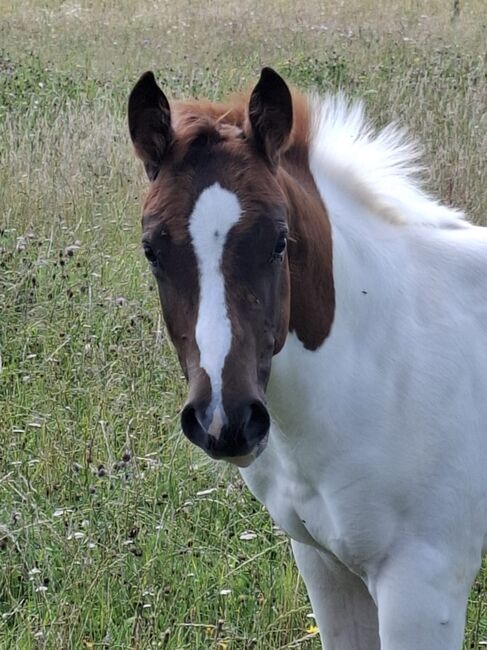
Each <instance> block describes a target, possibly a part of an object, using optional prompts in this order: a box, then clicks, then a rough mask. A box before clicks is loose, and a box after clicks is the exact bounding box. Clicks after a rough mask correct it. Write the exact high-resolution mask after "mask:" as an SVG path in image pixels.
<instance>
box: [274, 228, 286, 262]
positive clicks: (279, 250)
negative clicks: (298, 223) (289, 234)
mask: <svg viewBox="0 0 487 650" xmlns="http://www.w3.org/2000/svg"><path fill="white" fill-rule="evenodd" d="M286 244H287V238H286V234H285V233H281V234H280V235H279V239H278V240H277V241H276V245H275V246H274V252H273V253H272V255H271V262H282V260H283V257H284V251H285V250H286Z"/></svg>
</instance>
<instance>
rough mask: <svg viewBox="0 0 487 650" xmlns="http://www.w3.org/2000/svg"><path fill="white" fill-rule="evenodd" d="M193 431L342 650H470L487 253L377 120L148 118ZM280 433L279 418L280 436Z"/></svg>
mask: <svg viewBox="0 0 487 650" xmlns="http://www.w3.org/2000/svg"><path fill="white" fill-rule="evenodd" d="M128 108H129V127H130V134H131V137H132V140H133V143H134V146H135V151H136V153H137V155H138V156H139V158H141V160H142V161H143V163H144V165H145V169H146V172H147V175H148V177H149V180H150V186H149V192H148V196H147V199H146V202H145V206H144V215H143V231H144V234H143V239H142V241H143V247H144V251H145V254H146V256H147V259H148V260H149V263H150V265H151V268H152V271H153V273H154V275H155V277H156V278H157V283H158V288H159V294H160V299H161V304H162V310H163V313H164V318H165V321H166V325H167V329H168V332H169V335H170V337H171V339H172V341H173V343H174V346H175V348H176V351H177V354H178V356H179V360H180V363H181V366H182V369H183V371H184V374H185V376H186V379H187V380H188V383H189V397H188V401H187V403H186V406H185V407H184V409H183V411H182V416H181V422H182V428H183V431H184V433H185V434H186V436H187V437H188V438H189V439H190V440H191V441H192V442H194V443H196V444H197V445H199V446H200V447H201V448H203V449H204V450H205V451H206V452H207V453H208V454H209V455H210V456H212V457H213V458H216V459H224V460H227V461H229V462H232V463H235V464H236V465H238V466H239V467H240V468H241V473H242V476H243V478H244V480H245V481H246V483H247V485H248V486H249V488H250V489H251V491H252V492H253V493H254V495H255V496H256V497H257V499H259V500H260V501H261V502H262V503H263V504H265V506H266V507H267V509H268V510H269V512H270V514H271V516H272V517H273V519H274V520H275V521H276V522H277V523H278V524H279V526H280V527H281V528H283V529H284V530H285V531H286V532H287V533H288V534H289V536H290V537H291V539H292V548H293V551H294V555H295V558H296V561H297V564H298V567H299V570H300V572H301V574H302V576H303V578H304V581H305V583H306V585H307V588H308V592H309V596H310V598H311V602H312V605H313V610H314V612H315V615H316V618H317V621H318V624H319V627H320V630H321V637H322V641H323V647H324V648H326V650H378V649H379V648H380V649H381V650H460V648H461V646H462V638H463V631H464V620H465V611H466V605H467V597H468V593H469V588H470V585H471V583H472V581H473V579H474V577H475V574H476V572H477V571H478V569H479V566H480V562H481V556H482V553H483V550H484V548H485V546H486V533H487V498H486V496H487V495H486V491H487V472H486V471H485V468H484V462H485V460H484V459H487V431H486V429H487V424H486V422H487V302H486V296H487V235H486V230H487V229H483V228H478V227H474V226H472V225H469V224H468V223H467V222H465V221H463V219H462V216H461V215H460V214H459V213H456V212H454V211H453V210H450V209H448V208H445V207H442V206H440V205H438V204H437V203H436V202H435V201H433V200H432V199H430V198H429V197H428V196H426V195H425V194H424V193H423V192H422V191H421V189H420V188H419V187H418V185H417V183H416V182H415V180H414V179H413V177H412V172H413V171H414V159H415V152H414V149H413V148H412V146H411V145H410V144H409V143H407V142H406V141H405V140H404V138H403V136H402V135H401V133H400V132H398V131H397V130H395V129H394V128H393V127H388V128H386V129H385V130H384V131H382V132H381V133H379V134H378V135H373V134H372V132H371V131H370V129H369V127H368V125H367V123H366V122H365V120H364V118H363V114H362V109H361V107H360V105H355V106H352V107H349V106H348V105H347V104H346V103H345V102H344V100H343V98H341V97H338V98H328V99H325V100H324V101H322V102H320V101H318V100H317V99H314V100H312V99H309V98H305V97H303V96H301V95H299V94H298V93H296V92H291V91H290V90H289V89H288V87H287V85H286V83H285V82H284V81H283V80H282V79H281V77H280V76H279V75H277V74H276V73H275V72H274V71H273V70H271V69H269V68H265V69H264V70H263V71H262V74H261V77H260V80H259V82H258V83H257V85H256V87H255V88H254V90H253V91H252V93H251V94H250V96H248V97H245V98H242V97H240V98H237V99H235V100H234V101H233V102H230V103H228V104H225V105H223V104H212V103H209V102H206V101H192V102H177V103H174V104H173V105H171V107H170V105H169V103H168V100H167V99H166V97H165V95H164V93H163V92H162V91H161V90H160V88H159V87H158V86H157V84H156V81H155V79H154V76H153V74H152V73H150V72H148V73H146V74H144V75H143V76H142V77H141V78H140V80H139V81H138V83H137V84H136V86H135V87H134V89H133V91H132V93H131V95H130V100H129V107H128ZM271 418H272V419H271Z"/></svg>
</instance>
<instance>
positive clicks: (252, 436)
mask: <svg viewBox="0 0 487 650" xmlns="http://www.w3.org/2000/svg"><path fill="white" fill-rule="evenodd" d="M270 425H271V419H270V417H269V413H268V411H267V409H266V407H265V406H264V404H262V402H257V401H256V402H252V403H251V404H249V406H247V407H246V409H245V420H244V427H243V429H244V434H245V438H246V440H247V444H248V445H249V446H252V445H254V444H257V443H258V442H260V441H261V440H262V438H264V436H265V435H266V434H267V432H268V431H269V427H270Z"/></svg>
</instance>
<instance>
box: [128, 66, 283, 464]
mask: <svg viewBox="0 0 487 650" xmlns="http://www.w3.org/2000/svg"><path fill="white" fill-rule="evenodd" d="M246 104H247V105H246V106H245V108H242V107H240V108H239V107H238V106H237V107H235V108H231V109H230V110H227V111H224V110H222V109H221V107H217V106H215V105H212V104H209V103H203V102H193V103H176V104H174V106H173V107H172V108H171V107H170V105H169V102H168V100H167V99H166V97H165V95H164V93H163V92H162V90H161V89H160V88H159V87H158V85H157V84H156V81H155V79H154V76H153V74H152V73H150V72H148V73H146V74H144V75H143V76H142V77H141V78H140V80H139V81H138V83H137V84H136V86H135V87H134V89H133V90H132V93H131V95H130V99H129V106H128V113H129V115H128V117H129V128H130V134H131V137H132V141H133V143H134V146H135V150H136V153H137V155H138V156H139V158H141V160H142V161H143V163H144V165H145V169H146V172H147V176H148V177H149V181H150V188H149V192H148V196H147V199H146V201H145V206H144V215H143V231H144V232H143V238H142V244H143V248H144V251H145V254H146V256H147V259H148V261H149V263H150V266H151V269H152V271H153V273H154V275H155V277H156V279H157V284H158V288H159V295H160V299H161V304H162V310H163V314H164V319H165V321H166V325H167V329H168V332H169V335H170V337H171V339H172V341H173V343H174V346H175V348H176V350H177V353H178V356H179V360H180V363H181V366H182V368H183V371H184V374H185V376H186V378H187V380H188V382H189V397H188V401H187V403H186V406H185V407H184V409H183V412H182V416H181V423H182V428H183V430H184V433H185V434H186V436H187V437H188V438H189V439H190V440H191V441H192V442H194V443H196V444H197V445H199V446H200V447H201V448H202V449H204V450H205V451H206V452H207V453H208V454H209V455H210V456H212V457H214V458H224V459H227V460H230V461H233V462H235V463H236V464H238V465H242V466H244V465H247V464H249V463H250V462H252V460H253V459H254V458H256V457H257V455H258V454H259V452H260V451H261V450H262V449H263V448H264V447H265V443H266V440H267V436H268V432H269V426H270V418H269V414H268V411H267V408H266V406H265V389H266V385H267V382H268V379H269V373H270V368H271V360H272V356H273V355H274V354H276V353H277V352H278V351H279V350H280V349H281V347H282V346H283V344H284V340H285V338H286V334H287V331H288V325H289V312H290V297H289V268H288V261H287V253H286V241H287V229H288V226H287V204H286V198H285V196H284V194H283V191H282V190H281V187H280V185H279V183H278V180H277V170H278V159H279V154H280V152H281V151H282V150H283V149H284V148H285V147H286V146H287V144H288V141H289V138H290V134H291V130H292V123H293V109H292V99H291V94H290V92H289V89H288V87H287V86H286V84H285V82H284V81H283V80H282V79H281V78H280V77H279V76H278V75H277V74H276V73H275V72H273V71H272V70H270V69H264V70H263V72H262V75H261V78H260V80H259V82H258V84H257V86H256V87H255V88H254V90H253V92H252V93H251V95H250V98H249V101H248V103H247V102H246ZM242 106H243V105H242Z"/></svg>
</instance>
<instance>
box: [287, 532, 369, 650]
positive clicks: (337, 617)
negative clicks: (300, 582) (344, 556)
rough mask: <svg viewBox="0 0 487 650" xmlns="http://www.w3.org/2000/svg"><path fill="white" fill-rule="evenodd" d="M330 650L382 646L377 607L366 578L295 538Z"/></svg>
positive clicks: (295, 549) (297, 554)
mask: <svg viewBox="0 0 487 650" xmlns="http://www.w3.org/2000/svg"><path fill="white" fill-rule="evenodd" d="M292 548H293V552H294V557H295V558H296V563H297V565H298V569H299V572H300V573H301V575H302V577H303V579H304V582H305V584H306V587H307V590H308V594H309V597H310V600H311V604H312V606H313V611H314V615H315V617H316V621H317V623H318V627H319V629H320V635H321V640H322V643H323V648H326V650H379V648H380V644H379V635H378V621H377V608H376V606H375V604H374V601H373V600H372V598H371V596H370V594H369V592H368V591H367V588H366V586H365V585H364V583H363V582H362V580H361V579H360V578H359V577H357V576H356V575H355V574H353V573H351V572H350V571H349V570H348V569H347V568H346V567H344V566H343V565H342V564H340V563H339V562H337V561H335V560H333V559H331V558H330V559H329V560H328V559H327V558H326V557H324V556H322V555H320V554H319V553H318V551H317V550H316V549H314V548H313V547H311V546H307V545H305V544H301V543H299V542H295V541H292Z"/></svg>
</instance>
